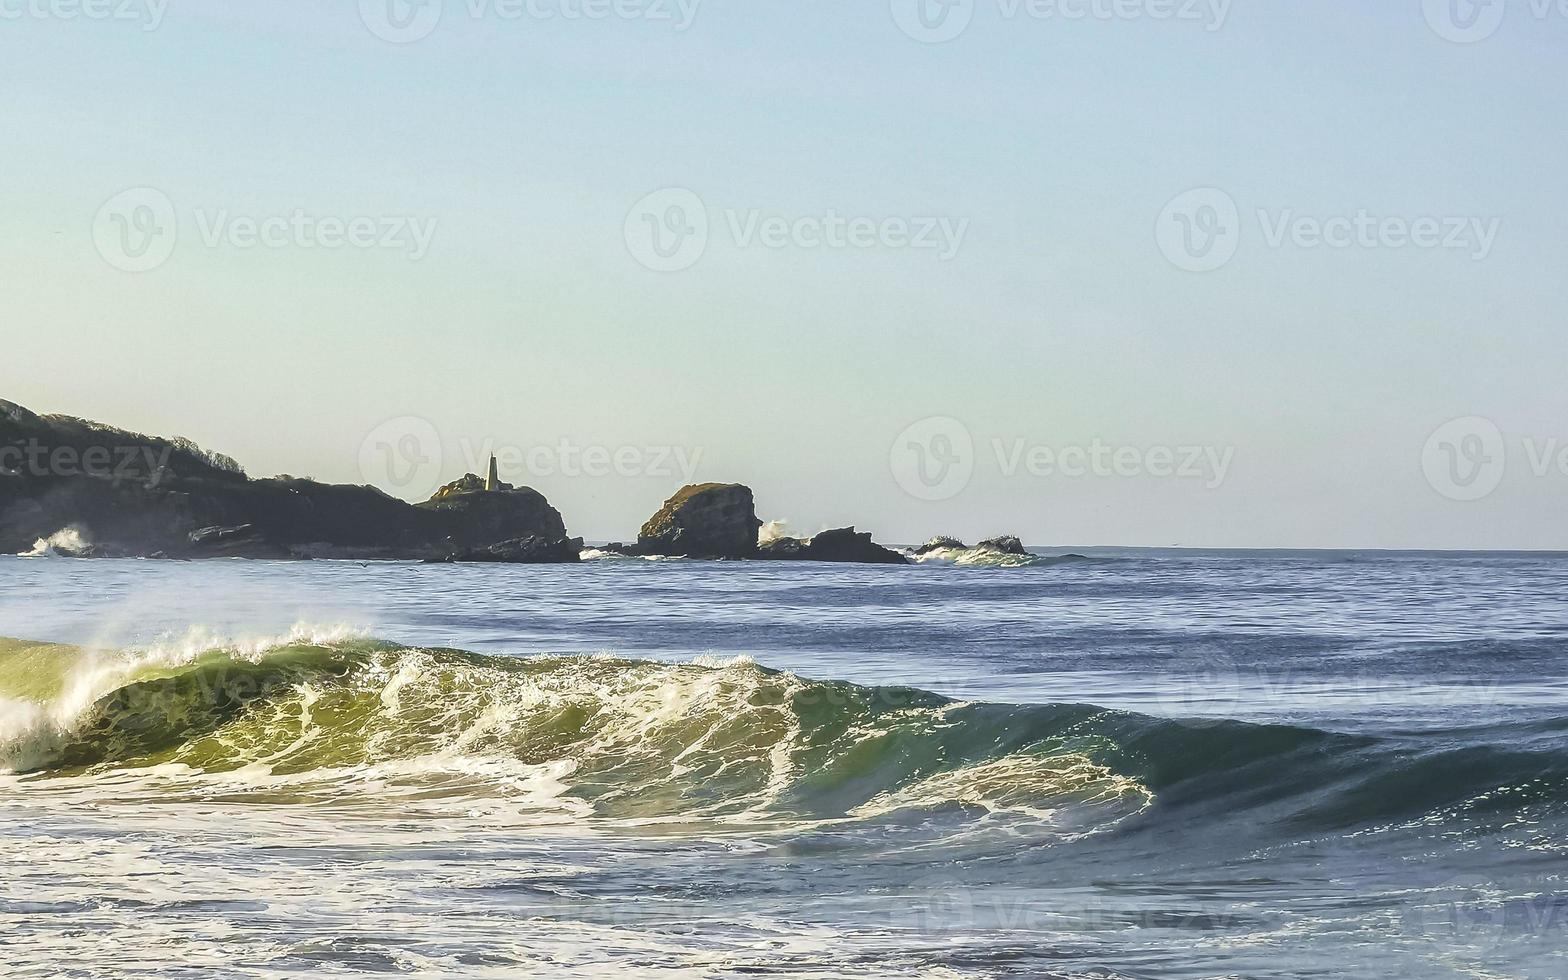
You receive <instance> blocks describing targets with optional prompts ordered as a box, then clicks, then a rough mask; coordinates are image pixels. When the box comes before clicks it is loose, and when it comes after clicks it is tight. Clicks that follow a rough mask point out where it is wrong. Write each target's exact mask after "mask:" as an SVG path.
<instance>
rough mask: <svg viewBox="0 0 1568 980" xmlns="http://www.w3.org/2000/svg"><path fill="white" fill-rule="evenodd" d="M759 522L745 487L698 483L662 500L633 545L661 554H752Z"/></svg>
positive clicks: (640, 551) (717, 556) (640, 550)
mask: <svg viewBox="0 0 1568 980" xmlns="http://www.w3.org/2000/svg"><path fill="white" fill-rule="evenodd" d="M761 527H762V522H761V521H760V520H758V519H757V507H756V502H755V500H754V498H753V496H752V492H751V488H750V487H746V486H742V485H740V484H738V483H703V484H699V485H695V486H689V487H685V488H683V489H682V490H681V491H680V492H679V493H677V494H676V495H675V496H673V497H671V498H670V499H669V500H666V501H665V502H664V506H663V507H662V508H660V509H659V512H658V513H657V514H655V515H653V517H651V518H649V520H648V523H646V524H644V525H643V526H642V531H641V532H640V533H639V534H638V536H637V550H638V552H639V553H641V554H645V555H662V556H666V557H684V558H753V557H755V556H756V554H757V532H758V530H760V529H761Z"/></svg>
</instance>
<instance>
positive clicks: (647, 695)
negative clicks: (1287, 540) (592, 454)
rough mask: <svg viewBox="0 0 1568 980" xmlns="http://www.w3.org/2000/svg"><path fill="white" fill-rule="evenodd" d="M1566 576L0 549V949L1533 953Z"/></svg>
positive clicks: (1131, 959) (1444, 961)
mask: <svg viewBox="0 0 1568 980" xmlns="http://www.w3.org/2000/svg"><path fill="white" fill-rule="evenodd" d="M1565 586H1568V558H1564V557H1561V556H1551V555H1539V556H1522V555H1398V554H1349V553H1332V554H1330V553H1323V554H1301V553H1279V554H1262V553H1251V554H1240V553H1212V554H1209V553H1191V552H1097V553H1094V554H1092V555H1091V556H1090V557H1089V559H1087V560H1083V561H1062V562H1056V561H1050V562H1042V563H1040V564H1038V565H1034V566H1031V567H1019V568H987V567H961V566H955V565H952V564H945V563H941V564H930V565H923V566H917V567H911V568H885V567H851V566H815V565H795V564H788V565H771V564H742V563H733V564H732V563H711V564H708V563H685V562H642V561H624V560H603V561H595V562H590V563H587V564H585V565H583V566H580V567H537V568H525V567H452V566H422V565H399V564H385V565H359V564H355V563H307V564H274V563H263V562H242V561H235V562H210V563H195V564H192V563H161V562H112V561H96V562H95V561H71V560H60V559H38V560H23V559H0V636H4V637H11V638H14V639H12V640H8V641H3V642H0V771H9V774H7V775H0V861H3V862H4V869H5V874H4V876H3V878H0V955H3V962H4V963H5V970H4V971H0V972H5V973H6V975H8V976H10V975H14V976H27V977H55V976H103V977H125V976H187V977H196V976H255V977H295V976H301V975H306V974H314V973H325V974H327V975H332V974H358V973H395V974H404V975H413V976H495V977H519V976H538V977H568V976H583V977H600V976H606V975H618V976H627V977H638V976H650V977H659V976H681V977H687V976H690V977H710V976H711V977H721V976H739V975H756V974H762V975H777V976H820V977H860V976H867V977H872V976H911V977H916V976H918V977H942V976H953V977H960V976H962V977H968V976H981V977H990V976H999V977H1001V976H1018V977H1038V976H1045V977H1053V976H1060V977H1162V978H1163V977H1299V976H1324V977H1329V976H1334V977H1338V976H1357V977H1362V976H1364V977H1388V976H1411V977H1450V976H1452V977H1531V978H1534V977H1542V978H1556V977H1563V976H1568V887H1565V886H1564V883H1563V879H1562V875H1563V871H1564V868H1565V867H1568V588H1565Z"/></svg>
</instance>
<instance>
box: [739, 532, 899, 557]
mask: <svg viewBox="0 0 1568 980" xmlns="http://www.w3.org/2000/svg"><path fill="white" fill-rule="evenodd" d="M758 557H760V558H768V559H772V560H774V561H826V562H843V563H855V564H862V565H907V564H909V559H908V558H906V557H904V556H903V555H901V554H899V553H898V552H896V551H894V550H892V549H891V548H884V547H882V546H881V545H879V544H877V543H876V542H874V541H872V540H871V535H870V534H861V533H859V532H857V531H856V530H855V529H854V528H852V527H844V528H837V529H835V530H832V531H823V532H822V533H821V534H818V535H817V536H816V537H814V538H811V539H809V540H801V539H799V538H774V539H773V540H772V541H769V542H768V543H767V544H765V545H763V547H762V550H761V551H760V553H759V554H758Z"/></svg>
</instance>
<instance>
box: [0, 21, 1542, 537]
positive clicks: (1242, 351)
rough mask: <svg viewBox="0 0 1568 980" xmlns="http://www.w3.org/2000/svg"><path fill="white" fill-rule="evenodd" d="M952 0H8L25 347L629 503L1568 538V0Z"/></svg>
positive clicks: (586, 496)
mask: <svg viewBox="0 0 1568 980" xmlns="http://www.w3.org/2000/svg"><path fill="white" fill-rule="evenodd" d="M84 2H85V3H86V8H87V9H88V10H90V11H91V15H88V14H87V13H82V12H81V11H82V10H83V3H84ZM389 4H390V6H389ZM601 4H602V5H601ZM916 4H917V0H892V2H891V3H890V2H889V0H873V2H868V3H861V4H844V3H827V2H815V3H809V2H808V3H790V4H784V3H775V4H770V3H758V2H755V0H752V2H736V0H730V2H721V0H707V2H701V3H695V2H694V0H684V4H683V3H680V2H677V0H617V2H614V3H611V2H609V0H587V3H586V6H585V3H584V0H531V3H528V4H523V3H510V2H507V0H444V2H437V0H426V4H425V5H424V6H418V7H416V6H409V5H408V4H406V3H405V2H404V0H364V2H355V0H334V2H323V3H318V4H287V5H285V4H237V3H196V2H181V0H172V2H170V3H168V4H167V5H164V4H163V3H161V2H155V0H125V2H122V0H114V3H113V4H109V5H107V6H102V7H100V6H97V5H96V0H0V131H3V132H4V133H5V138H6V147H7V152H5V153H4V154H3V155H0V216H3V222H4V231H3V233H0V268H3V272H0V277H3V285H4V288H3V289H0V324H3V326H0V335H3V340H4V357H3V358H0V398H7V399H11V400H14V401H17V402H20V403H22V404H24V405H26V406H28V407H29V408H32V409H34V410H35V411H39V412H62V413H67V414H72V415H80V416H86V417H90V418H94V419H99V420H102V421H106V422H111V423H113V424H116V425H121V426H124V427H127V428H132V429H137V430H141V431H148V432H157V433H161V434H179V435H185V436H188V437H191V438H193V439H195V440H197V441H198V442H200V443H201V444H202V445H204V446H206V447H208V448H210V449H214V450H218V451H222V452H225V453H228V454H230V455H233V456H235V457H236V458H238V459H239V460H240V461H241V462H243V463H244V464H245V465H246V467H247V469H248V470H249V472H250V473H251V474H252V475H253V476H259V475H269V474H273V473H280V472H288V473H294V474H298V475H310V476H313V477H315V478H317V479H322V480H327V481H332V482H353V483H360V482H373V483H377V484H379V485H381V486H383V487H386V488H387V489H390V490H392V491H393V492H396V493H399V494H400V495H403V496H407V497H414V496H417V495H419V494H422V493H423V492H426V491H428V489H430V488H431V486H433V485H434V483H435V482H436V481H437V480H450V479H454V478H456V477H457V476H459V475H461V474H462V473H463V472H464V471H465V470H468V469H473V468H478V467H482V465H483V456H484V455H485V453H486V451H487V450H488V449H490V448H495V449H499V450H502V457H503V462H504V463H505V467H506V471H505V472H504V473H503V476H504V477H505V478H507V479H508V480H510V481H511V482H515V483H527V484H530V485H533V486H535V487H538V488H539V489H540V490H542V491H543V492H544V493H546V495H548V496H549V498H550V499H551V501H552V502H553V503H554V504H555V505H556V506H557V507H559V508H560V509H561V511H562V512H563V514H564V515H565V517H566V520H567V523H568V526H569V527H570V528H571V529H572V530H573V532H574V533H578V534H584V535H587V536H588V537H590V538H625V537H629V536H633V535H635V533H636V528H637V526H638V525H639V524H640V523H641V521H642V520H643V519H645V518H646V517H647V516H648V515H649V514H651V513H652V512H653V510H654V509H656V508H657V506H658V504H659V502H660V501H661V500H663V499H664V497H666V496H668V495H669V493H671V492H672V491H673V490H675V489H676V488H677V487H678V486H679V485H680V484H681V483H682V482H684V480H685V479H686V478H687V477H688V476H689V477H690V478H691V479H695V480H735V481H742V482H746V483H749V484H751V485H752V486H753V487H755V488H756V489H757V493H758V502H759V509H760V510H761V512H762V515H763V516H764V517H765V518H779V519H787V520H788V521H790V522H791V524H792V525H793V526H794V527H795V528H796V529H797V530H801V531H806V532H809V531H815V530H817V529H820V528H822V527H827V526H838V525H844V524H851V523H854V524H858V525H859V526H860V527H861V528H862V529H865V530H871V531H874V532H875V533H876V534H877V535H878V537H879V538H882V539H884V540H889V541H913V540H917V539H921V538H924V537H927V536H929V535H931V534H934V533H937V532H947V533H956V534H960V535H966V536H970V537H974V536H977V535H981V534H993V533H999V532H1014V533H1018V534H1021V535H1022V536H1023V537H1024V538H1025V539H1026V540H1028V541H1029V542H1030V543H1034V544H1041V545H1046V544H1083V545H1092V544H1124V545H1176V544H1180V545H1188V546H1215V547H1219V546H1259V547H1271V546H1280V547H1283V546H1293V547H1411V548H1418V547H1432V548H1441V547H1459V548H1568V520H1565V519H1564V517H1563V514H1564V507H1563V502H1564V500H1565V499H1568V455H1564V454H1565V452H1568V370H1565V368H1568V317H1565V313H1568V235H1565V234H1564V221H1565V215H1568V169H1565V166H1564V164H1565V163H1568V131H1565V126H1564V120H1565V119H1568V90H1565V89H1564V87H1563V86H1562V85H1561V83H1560V79H1561V72H1562V66H1563V64H1564V53H1565V51H1568V11H1565V10H1562V9H1559V8H1558V7H1557V6H1550V7H1548V6H1547V5H1545V4H1544V3H1540V2H1538V3H1531V2H1528V0H1512V2H1509V3H1506V4H1503V3H1502V2H1501V0H1494V3H1493V4H1492V5H1491V6H1486V5H1472V4H1471V3H1470V0H1452V4H1450V0H1428V2H1425V3H1423V2H1422V0H1403V2H1398V3H1375V4H1348V3H1347V4H1333V5H1324V4H1289V3H1284V2H1246V0H1234V2H1232V3H1225V2H1223V0H1213V2H1208V0H1205V2H1201V3H1189V2H1188V0H1172V2H1166V0H1121V2H1120V3H1115V2H1112V0H1056V2H1038V3H1035V4H1030V3H1028V2H1019V3H1014V2H1013V0H990V2H986V0H961V2H959V3H958V5H957V6H954V7H951V8H943V7H942V6H941V5H940V4H938V3H937V2H936V0H930V2H929V5H928V6H927V7H926V9H925V10H924V11H921V10H919V9H917V6H916ZM72 12H76V13H77V16H65V15H66V14H69V13H72ZM589 12H591V13H596V14H598V13H604V14H607V15H606V16H604V17H602V18H598V19H595V18H590V17H588V16H585V14H586V13H589ZM121 13H124V14H126V15H127V17H129V18H130V19H122V18H121V17H119V16H116V15H118V14H121ZM922 14H923V15H924V16H922ZM1163 14H1170V15H1171V16H1169V17H1166V16H1161V15H1163ZM1079 15H1082V16H1079ZM944 18H945V19H944ZM949 35H951V37H950V39H947V40H940V39H941V38H944V37H948V36H949ZM348 239H353V240H348ZM334 243H335V244H334ZM329 246H331V247H329ZM563 446H564V448H563ZM585 462H586V463H587V464H588V465H587V466H586V468H585V467H584V463H585ZM617 471H619V472H617Z"/></svg>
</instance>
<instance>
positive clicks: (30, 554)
mask: <svg viewBox="0 0 1568 980" xmlns="http://www.w3.org/2000/svg"><path fill="white" fill-rule="evenodd" d="M91 547H92V545H91V544H89V543H88V541H87V537H86V535H85V534H83V532H82V530H81V528H78V527H66V528H61V529H60V530H58V531H56V532H54V533H53V534H51V535H49V536H48V537H47V538H39V539H38V540H37V541H35V542H33V550H32V551H24V552H22V553H21V555H19V556H18V557H20V558H69V557H72V556H75V555H81V554H85V553H86V552H87V550H88V549H89V548H91Z"/></svg>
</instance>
